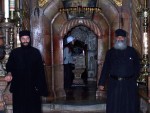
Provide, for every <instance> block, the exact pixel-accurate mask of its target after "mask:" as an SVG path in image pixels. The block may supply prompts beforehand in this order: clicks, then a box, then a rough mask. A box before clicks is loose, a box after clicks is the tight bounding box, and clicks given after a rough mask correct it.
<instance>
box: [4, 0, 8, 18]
mask: <svg viewBox="0 0 150 113" xmlns="http://www.w3.org/2000/svg"><path fill="white" fill-rule="evenodd" d="M4 1H5V2H4V4H5V18H9V0H4Z"/></svg>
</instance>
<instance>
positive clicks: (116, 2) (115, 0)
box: [113, 0, 122, 6]
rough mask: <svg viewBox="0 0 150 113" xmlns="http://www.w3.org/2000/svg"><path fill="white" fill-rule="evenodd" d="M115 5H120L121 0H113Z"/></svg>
mask: <svg viewBox="0 0 150 113" xmlns="http://www.w3.org/2000/svg"><path fill="white" fill-rule="evenodd" d="M113 1H114V2H115V4H116V5H117V6H122V0H113Z"/></svg>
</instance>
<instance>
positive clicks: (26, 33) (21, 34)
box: [19, 30, 30, 37]
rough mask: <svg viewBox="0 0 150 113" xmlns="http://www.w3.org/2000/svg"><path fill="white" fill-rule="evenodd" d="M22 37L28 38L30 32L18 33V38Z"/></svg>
mask: <svg viewBox="0 0 150 113" xmlns="http://www.w3.org/2000/svg"><path fill="white" fill-rule="evenodd" d="M22 36H29V37H30V31H28V30H23V31H20V32H19V37H22Z"/></svg>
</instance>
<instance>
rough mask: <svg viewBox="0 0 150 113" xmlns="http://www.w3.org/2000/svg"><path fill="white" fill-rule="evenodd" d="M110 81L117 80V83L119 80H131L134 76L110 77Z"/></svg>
mask: <svg viewBox="0 0 150 113" xmlns="http://www.w3.org/2000/svg"><path fill="white" fill-rule="evenodd" d="M110 77H111V78H112V79H114V80H119V81H121V80H130V79H132V78H133V77H134V76H129V77H118V76H112V75H111V76H110Z"/></svg>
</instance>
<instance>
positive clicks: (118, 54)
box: [99, 46, 140, 113]
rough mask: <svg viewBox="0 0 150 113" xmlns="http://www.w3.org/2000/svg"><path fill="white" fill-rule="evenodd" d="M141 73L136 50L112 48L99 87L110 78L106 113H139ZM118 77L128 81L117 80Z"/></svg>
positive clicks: (107, 55)
mask: <svg viewBox="0 0 150 113" xmlns="http://www.w3.org/2000/svg"><path fill="white" fill-rule="evenodd" d="M139 71H140V62H139V57H138V54H137V52H136V51H135V49H134V48H132V47H129V46H128V47H127V48H126V49H125V50H116V49H114V48H112V49H110V50H109V51H108V52H107V54H106V58H105V62H104V65H103V69H102V72H101V77H100V80H99V85H104V84H105V83H106V79H107V78H108V89H107V106H106V113H138V109H139V98H138V87H137V82H136V79H137V77H138V75H139ZM118 77H122V78H128V79H125V80H117V79H116V78H118Z"/></svg>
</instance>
